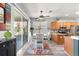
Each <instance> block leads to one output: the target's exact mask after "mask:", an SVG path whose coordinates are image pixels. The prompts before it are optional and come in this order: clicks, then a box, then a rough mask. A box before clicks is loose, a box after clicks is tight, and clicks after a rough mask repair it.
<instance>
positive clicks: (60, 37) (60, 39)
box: [52, 35, 64, 44]
mask: <svg viewBox="0 0 79 59" xmlns="http://www.w3.org/2000/svg"><path fill="white" fill-rule="evenodd" d="M52 40H53V41H54V42H55V43H57V44H64V36H63V35H52Z"/></svg>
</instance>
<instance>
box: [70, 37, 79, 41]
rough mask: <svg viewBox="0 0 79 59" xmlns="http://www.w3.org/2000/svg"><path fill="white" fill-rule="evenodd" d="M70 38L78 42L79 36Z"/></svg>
mask: <svg viewBox="0 0 79 59" xmlns="http://www.w3.org/2000/svg"><path fill="white" fill-rule="evenodd" d="M71 38H72V39H74V40H79V36H71Z"/></svg>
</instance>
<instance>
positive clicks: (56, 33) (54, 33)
mask: <svg viewBox="0 0 79 59" xmlns="http://www.w3.org/2000/svg"><path fill="white" fill-rule="evenodd" d="M51 34H52V35H67V34H64V33H58V32H51Z"/></svg>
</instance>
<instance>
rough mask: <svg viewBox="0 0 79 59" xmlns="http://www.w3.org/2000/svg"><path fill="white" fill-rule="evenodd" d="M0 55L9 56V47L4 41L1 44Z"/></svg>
mask: <svg viewBox="0 0 79 59" xmlns="http://www.w3.org/2000/svg"><path fill="white" fill-rule="evenodd" d="M0 56H7V48H6V45H5V44H4V43H3V44H0Z"/></svg>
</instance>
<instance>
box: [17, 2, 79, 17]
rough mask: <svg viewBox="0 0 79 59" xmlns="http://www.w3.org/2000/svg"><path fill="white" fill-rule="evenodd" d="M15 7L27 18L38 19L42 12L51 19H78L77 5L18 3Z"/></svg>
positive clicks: (78, 7)
mask: <svg viewBox="0 0 79 59" xmlns="http://www.w3.org/2000/svg"><path fill="white" fill-rule="evenodd" d="M17 5H19V7H20V8H21V9H22V10H23V11H24V12H25V13H26V14H27V15H28V16H29V17H38V16H39V15H40V11H41V10H43V11H44V12H43V15H50V16H51V17H71V18H79V3H18V4H17ZM50 10H52V12H51V13H49V11H50Z"/></svg>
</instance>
